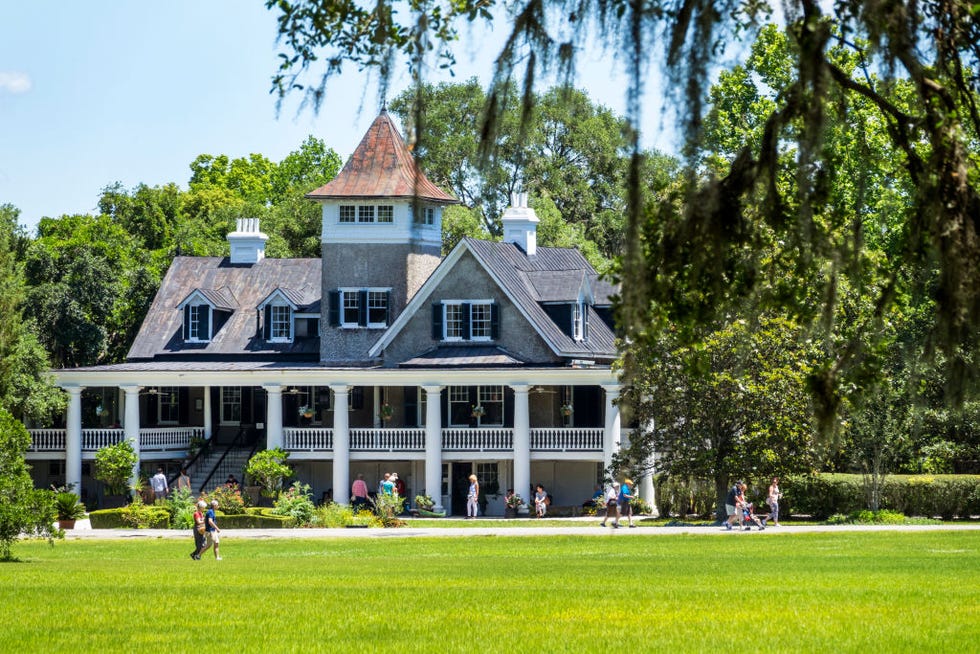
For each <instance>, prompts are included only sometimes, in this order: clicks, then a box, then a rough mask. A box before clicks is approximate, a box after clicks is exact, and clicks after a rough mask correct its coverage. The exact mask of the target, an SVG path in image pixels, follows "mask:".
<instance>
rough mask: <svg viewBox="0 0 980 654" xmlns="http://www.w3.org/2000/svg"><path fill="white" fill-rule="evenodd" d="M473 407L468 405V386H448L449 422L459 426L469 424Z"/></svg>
mask: <svg viewBox="0 0 980 654" xmlns="http://www.w3.org/2000/svg"><path fill="white" fill-rule="evenodd" d="M472 414H473V407H471V406H470V389H469V387H468V386H450V387H449V424H450V426H454V427H460V426H463V425H469V424H470V418H471V416H472Z"/></svg>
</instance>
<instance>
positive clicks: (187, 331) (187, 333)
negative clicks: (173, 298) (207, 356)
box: [184, 304, 191, 341]
mask: <svg viewBox="0 0 980 654" xmlns="http://www.w3.org/2000/svg"><path fill="white" fill-rule="evenodd" d="M190 337H191V305H189V304H185V305H184V340H185V341H186V340H188V339H189V338H190Z"/></svg>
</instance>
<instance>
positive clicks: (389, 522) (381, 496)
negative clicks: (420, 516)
mask: <svg viewBox="0 0 980 654" xmlns="http://www.w3.org/2000/svg"><path fill="white" fill-rule="evenodd" d="M404 510H405V498H403V497H399V495H398V493H393V494H391V495H388V494H387V493H378V495H377V497H375V498H374V515H375V516H376V517H377V520H378V522H380V526H382V527H401V526H402V525H403V524H404V522H403V521H402V520H400V519H399V518H398V517H397V516H399V515H401V513H402V511H404Z"/></svg>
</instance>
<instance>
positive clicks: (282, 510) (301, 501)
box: [272, 482, 315, 527]
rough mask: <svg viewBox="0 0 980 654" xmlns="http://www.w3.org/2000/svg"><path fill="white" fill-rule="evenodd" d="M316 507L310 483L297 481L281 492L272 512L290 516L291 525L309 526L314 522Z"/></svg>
mask: <svg viewBox="0 0 980 654" xmlns="http://www.w3.org/2000/svg"><path fill="white" fill-rule="evenodd" d="M314 509H315V507H314V505H313V496H312V494H311V493H310V486H309V484H304V483H301V482H296V483H295V484H293V485H292V486H290V487H289V490H287V491H286V492H285V493H280V494H279V497H278V498H276V503H275V507H274V508H273V509H272V513H273V514H274V515H281V516H286V517H288V518H289V519H290V523H289V524H290V526H293V527H309V526H310V525H311V524H312V522H313V513H314Z"/></svg>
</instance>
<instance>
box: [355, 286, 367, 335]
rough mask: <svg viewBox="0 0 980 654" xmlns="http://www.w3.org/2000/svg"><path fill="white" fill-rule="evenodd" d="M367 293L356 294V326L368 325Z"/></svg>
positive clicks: (359, 292)
mask: <svg viewBox="0 0 980 654" xmlns="http://www.w3.org/2000/svg"><path fill="white" fill-rule="evenodd" d="M367 300H368V292H367V291H358V292H357V324H358V325H360V326H361V327H367V324H368V301H367Z"/></svg>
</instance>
